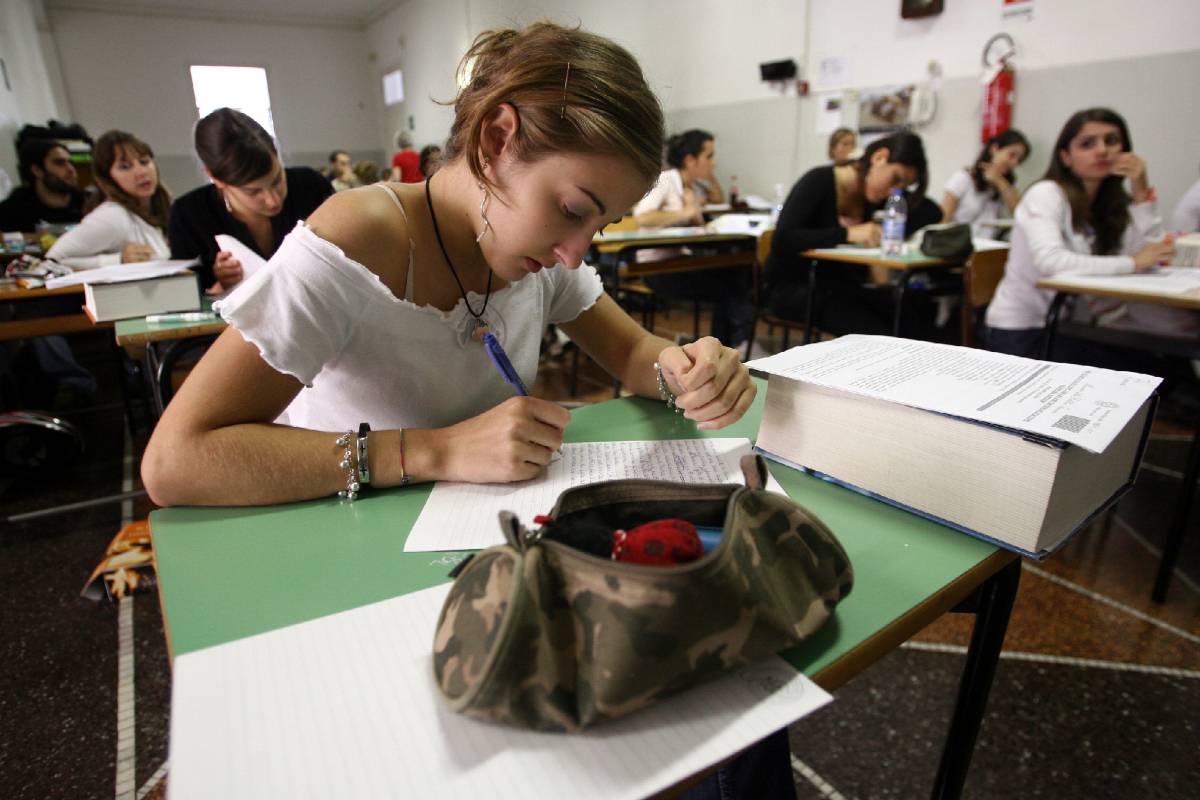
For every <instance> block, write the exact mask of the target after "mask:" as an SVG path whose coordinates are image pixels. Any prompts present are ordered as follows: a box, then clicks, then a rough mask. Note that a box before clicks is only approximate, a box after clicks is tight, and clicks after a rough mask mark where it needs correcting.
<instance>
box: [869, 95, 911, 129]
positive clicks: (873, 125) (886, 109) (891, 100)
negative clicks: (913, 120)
mask: <svg viewBox="0 0 1200 800" xmlns="http://www.w3.org/2000/svg"><path fill="white" fill-rule="evenodd" d="M915 91H916V87H915V86H912V85H909V86H879V87H875V88H873V89H863V90H862V91H861V92H860V93H859V98H858V129H859V130H860V131H863V132H864V133H871V132H874V131H895V130H899V129H901V128H903V127H905V126H907V125H908V124H909V123H910V119H909V118H910V116H911V113H912V105H913V94H914V92H915Z"/></svg>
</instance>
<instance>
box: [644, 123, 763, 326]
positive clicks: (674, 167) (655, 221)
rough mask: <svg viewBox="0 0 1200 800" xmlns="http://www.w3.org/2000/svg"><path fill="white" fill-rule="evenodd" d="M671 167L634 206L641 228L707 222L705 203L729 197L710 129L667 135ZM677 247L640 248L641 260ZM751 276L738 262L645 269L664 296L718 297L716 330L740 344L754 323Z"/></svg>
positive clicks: (668, 255)
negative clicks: (671, 269) (723, 187)
mask: <svg viewBox="0 0 1200 800" xmlns="http://www.w3.org/2000/svg"><path fill="white" fill-rule="evenodd" d="M666 154H667V166H668V168H667V169H666V170H664V171H663V172H662V174H661V175H659V176H658V181H657V182H656V183H655V184H654V187H653V188H652V189H651V190H650V191H649V192H647V193H646V196H645V197H643V198H642V199H641V200H640V201H638V204H637V205H636V206H634V209H633V217H634V219H635V220H636V221H637V223H638V225H639V226H641V227H643V228H665V227H672V226H679V225H703V224H704V204H705V203H708V202H714V203H719V202H723V201H724V199H725V195H724V193H723V192H722V191H721V186H720V184H719V183H718V182H717V177H716V166H717V157H716V147H715V145H714V143H713V135H712V134H711V133H709V132H708V131H702V130H699V129H692V130H689V131H684V132H683V133H681V134H678V135H676V136H672V137H671V138H670V139H668V140H667V149H666ZM679 254H680V250H679V248H674V247H657V248H650V249H644V250H639V251H638V253H637V259H638V261H639V262H651V261H663V260H666V259H668V258H672V257H674V256H677V255H679ZM752 278H753V276H752V275H751V274H750V273H749V271H748V270H746V269H743V268H740V267H732V268H729V269H716V270H701V271H697V272H676V273H667V274H663V275H647V276H646V277H645V278H644V280H645V282H646V285H647V286H649V287H650V288H651V289H653V290H654V291H655V292H657V293H659V294H661V295H663V296H664V297H669V298H673V299H676V300H693V301H694V300H700V301H702V302H706V303H715V304H716V308H715V309H714V311H713V316H712V335H713V336H714V337H716V338H717V339H719V340H721V341H722V342H724V343H725V344H728V345H732V346H733V347H734V348H735V349H742V348H743V346H744V345H745V343H746V342H747V341H748V340H749V338H750V337H751V335H752V333H753V328H754V303H753V302H752V301H751V299H750V286H751V280H752Z"/></svg>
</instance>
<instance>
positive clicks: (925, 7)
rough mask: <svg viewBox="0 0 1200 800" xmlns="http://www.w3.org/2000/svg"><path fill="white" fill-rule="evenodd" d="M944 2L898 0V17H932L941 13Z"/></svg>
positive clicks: (938, 0)
mask: <svg viewBox="0 0 1200 800" xmlns="http://www.w3.org/2000/svg"><path fill="white" fill-rule="evenodd" d="M944 2H945V0H900V16H901V17H903V18H904V19H916V18H917V17H932V16H933V15H934V14H940V13H942V5H943V3H944Z"/></svg>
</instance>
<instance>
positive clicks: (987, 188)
mask: <svg viewBox="0 0 1200 800" xmlns="http://www.w3.org/2000/svg"><path fill="white" fill-rule="evenodd" d="M1014 144H1019V145H1021V146H1022V147H1024V148H1025V155H1023V156H1021V161H1020V163H1022V164H1023V163H1025V159H1027V158H1029V154H1030V152H1032V148H1030V147H1029V140H1028V139H1026V138H1025V134H1023V133H1021V132H1020V131H1019V130H1017V129H1016V128H1009V129H1008V130H1006V131H1003V132H1002V133H997V134H996V135H995V136H993V137H992V138H990V139H988V141H987V144H985V145H984V146H983V150H981V151H980V152H979V158H977V159H975V164H974V165H973V166H972V167H971V169H969V170H968V172H970V173H971V180H972V182H974V184H975V188H976V189H977V190H979V191H981V192H988V193H989V194H991V196H992V197H999V196H1000V190H998V189H997V188H996V187H995V186H992V185H991V184H989V183H988V182H987V181H985V180H984V179H983V167H984V165H985V164H990V163H991V161H992V148H993V147H994V148H996V149H997V150H999V149H1001V148H1004V147H1008V146H1010V145H1014ZM1004 179H1005V180H1006V181H1008V182H1009V183H1016V182H1017V176H1016V175H1014V174H1013V171H1012V170H1011V169H1010V170H1009V171H1008V172H1006V173H1004Z"/></svg>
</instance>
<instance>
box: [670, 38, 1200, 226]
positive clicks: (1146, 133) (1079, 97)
mask: <svg viewBox="0 0 1200 800" xmlns="http://www.w3.org/2000/svg"><path fill="white" fill-rule="evenodd" d="M1197 75H1200V50H1196V51H1191V52H1187V53H1175V54H1170V55H1164V56H1155V57H1149V58H1137V59H1129V60H1123V61H1108V62H1101V63H1093V64H1087V65H1083V66H1071V67H1059V68H1052V69H1043V70H1021V69H1020V68H1019V66H1018V71H1017V78H1016V81H1017V82H1016V100H1015V104H1014V107H1015V111H1014V115H1013V123H1014V126H1015V127H1017V128H1019V129H1020V130H1022V131H1023V132H1024V133H1025V134H1026V135H1027V136H1028V137H1029V139H1030V141H1031V143H1032V145H1033V153H1032V155H1031V157H1030V158H1029V160H1028V161H1026V162H1025V164H1023V165H1022V166H1021V168H1020V170H1018V178H1019V185H1020V188H1025V187H1027V186H1029V185H1030V184H1031V183H1032V182H1033V181H1035V180H1037V179H1038V178H1039V177H1040V176H1041V175H1042V174H1043V173H1044V172H1045V170H1046V165H1047V164H1048V163H1049V159H1050V149H1051V147H1052V146H1053V143H1054V140H1055V138H1056V137H1057V135H1058V131H1059V129H1060V128H1061V127H1062V125H1063V123H1064V122H1065V121H1066V119H1067V117H1069V116H1070V115H1071V114H1072V113H1073V112H1075V111H1077V110H1079V109H1081V108H1087V107H1089V106H1097V105H1105V106H1110V107H1111V108H1114V109H1115V110H1117V111H1118V112H1120V113H1121V114H1122V115H1123V116H1124V117H1125V119H1126V120H1127V122H1128V123H1129V127H1130V135H1131V137H1132V139H1133V144H1134V150H1135V151H1136V152H1137V153H1138V154H1139V155H1141V156H1142V157H1143V158H1144V159H1145V160H1146V162H1147V164H1148V168H1149V175H1150V182H1151V184H1153V185H1154V186H1156V187H1157V188H1158V192H1159V211H1160V213H1161V214H1162V215H1163V216H1164V217H1166V216H1167V215H1169V214H1170V212H1171V209H1172V208H1174V205H1175V203H1177V202H1178V200H1179V198H1180V197H1181V196H1182V195H1183V193H1184V192H1185V191H1186V190H1187V188H1188V187H1189V186H1190V185H1191V184H1192V183H1193V182H1195V181H1196V180H1197V178H1200V104H1198V103H1197V102H1196V101H1197V99H1200V95H1198V94H1197V90H1196V76H1197ZM981 96H982V87H981V86H980V84H979V81H978V80H976V79H973V78H959V79H955V80H948V81H945V82H944V84H943V85H942V87H941V89H940V90H939V91H938V110H937V114H936V116H935V117H934V120H933V121H932V122H931V123H929V124H928V125H924V126H921V127H920V128H917V129H916V130H917V132H918V133H920V134H921V136H922V138H923V139H924V140H925V148H926V153H927V155H928V158H929V161H930V191H929V194H930V195H931V196H932V197H933V198H934V199H937V200H940V199H941V196H942V187H943V186H944V185H945V183H946V180H947V178H949V177H950V175H951V174H952V173H953V172H954V171H955V170H956V169H958V168H960V167H962V166H964V165H966V164H968V163H970V162H972V161H973V160H974V158H975V156H976V155H977V154H978V151H979V149H980V137H979V128H980V123H979V113H980V98H981ZM817 105H818V104H817V99H816V96H815V95H814V96H812V97H807V98H797V97H779V98H777V99H772V100H756V101H750V102H743V103H731V104H726V105H717V106H708V107H703V108H690V109H681V110H678V111H674V112H671V113H669V114H668V115H667V125H668V128H669V130H670V131H671V132H672V133H674V132H677V131H682V130H686V129H688V128H704V129H706V130H708V131H711V132H712V133H713V134H714V135H715V136H716V143H717V160H718V163H719V166H718V168H717V171H718V175H719V177H720V178H721V180H722V181H723V182H724V181H727V180H728V178H729V176H730V175H731V174H736V175H737V176H738V179H739V181H738V182H739V188H740V189H741V190H742V192H743V193H755V194H760V195H762V196H764V197H766V198H768V199H769V198H771V197H772V196H773V194H774V186H775V184H776V183H782V184H784V185H785V187H786V188H791V185H792V184H793V183H794V182H795V181H796V179H797V178H798V177H799V176H800V175H802V174H803V173H804V172H805V171H807V170H808V169H810V168H811V167H814V166H816V165H818V164H821V163H824V162H825V161H826V156H825V140H826V137H825V136H824V135H818V134H817V133H816V131H815V125H814V120H815V112H816V108H817Z"/></svg>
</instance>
